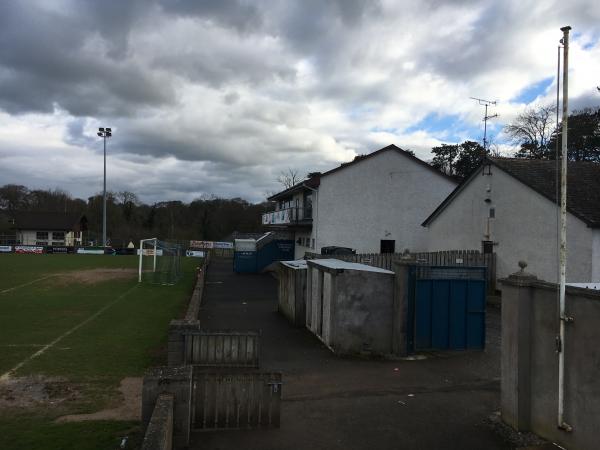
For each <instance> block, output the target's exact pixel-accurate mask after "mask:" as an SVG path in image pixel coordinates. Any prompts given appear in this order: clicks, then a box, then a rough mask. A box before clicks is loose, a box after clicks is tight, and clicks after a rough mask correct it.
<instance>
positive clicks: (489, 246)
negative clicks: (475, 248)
mask: <svg viewBox="0 0 600 450" xmlns="http://www.w3.org/2000/svg"><path fill="white" fill-rule="evenodd" d="M481 247H482V248H483V253H484V254H489V253H494V242H493V241H481Z"/></svg>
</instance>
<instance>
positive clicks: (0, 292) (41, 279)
mask: <svg viewBox="0 0 600 450" xmlns="http://www.w3.org/2000/svg"><path fill="white" fill-rule="evenodd" d="M57 276H59V274H54V275H48V276H45V277H42V278H38V279H37V280H33V281H30V282H29V283H25V284H20V285H19V286H14V287H11V288H8V289H4V290H3V291H0V294H6V293H7V292H10V291H14V290H16V289H19V288H22V287H25V286H29V285H30V284H33V283H37V282H38V281H43V280H46V279H48V278H52V277H57Z"/></svg>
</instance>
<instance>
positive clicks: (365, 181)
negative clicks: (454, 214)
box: [262, 145, 457, 258]
mask: <svg viewBox="0 0 600 450" xmlns="http://www.w3.org/2000/svg"><path fill="white" fill-rule="evenodd" d="M456 184H457V183H456V181H455V180H454V179H453V178H451V177H448V176H447V175H445V174H443V173H441V172H439V171H438V170H436V169H434V168H433V167H431V166H430V165H429V164H427V163H426V162H424V161H422V160H420V159H419V158H417V157H415V156H413V155H412V154H411V153H409V152H406V151H404V150H402V149H400V148H399V147H396V146H395V145H389V146H387V147H384V148H382V149H380V150H377V151H375V152H373V153H370V154H368V155H360V156H357V157H355V158H354V160H352V161H350V162H347V163H343V164H341V165H340V166H338V167H336V168H334V169H331V170H329V171H327V172H325V173H322V174H314V175H313V176H312V177H310V178H308V179H307V180H304V181H302V182H300V183H298V184H296V185H294V186H292V187H290V188H289V189H286V190H284V191H281V192H278V193H277V194H275V195H273V196H271V197H269V200H270V201H272V202H274V203H275V208H274V210H273V211H271V212H268V213H266V214H264V215H263V217H262V223H263V225H264V226H265V227H266V228H267V229H270V230H275V229H277V230H279V231H287V232H288V233H289V234H290V239H293V240H294V242H295V257H296V258H302V257H303V256H304V254H305V253H306V252H316V253H320V252H321V249H322V248H323V247H331V246H337V247H348V248H351V249H353V250H356V252H358V253H394V252H399V251H402V250H404V249H406V248H408V249H410V250H412V251H425V249H426V248H427V243H426V239H427V232H426V230H424V228H423V227H422V226H421V223H422V222H423V220H425V219H426V218H427V217H428V216H429V214H431V211H433V210H434V209H435V208H436V207H437V205H439V203H440V202H441V201H442V200H443V199H444V198H446V196H448V195H449V194H450V192H452V191H453V190H454V188H455V187H456Z"/></svg>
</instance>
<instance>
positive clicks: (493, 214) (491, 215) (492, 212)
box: [490, 208, 496, 219]
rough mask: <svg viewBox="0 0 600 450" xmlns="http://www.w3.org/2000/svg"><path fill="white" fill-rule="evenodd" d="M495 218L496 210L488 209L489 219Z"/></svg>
mask: <svg viewBox="0 0 600 450" xmlns="http://www.w3.org/2000/svg"><path fill="white" fill-rule="evenodd" d="M495 217H496V208H490V219H493V218H495Z"/></svg>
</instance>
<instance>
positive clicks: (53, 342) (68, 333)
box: [0, 283, 138, 381]
mask: <svg viewBox="0 0 600 450" xmlns="http://www.w3.org/2000/svg"><path fill="white" fill-rule="evenodd" d="M136 287H138V284H137V283H136V284H135V285H133V286H132V287H131V289H128V290H127V291H125V292H124V293H123V294H121V295H119V296H118V297H117V298H116V299H114V300H113V301H112V302H110V303H109V304H107V305H105V306H103V307H102V308H101V309H100V310H98V311H97V312H95V313H94V314H92V315H91V316H90V317H88V318H87V319H85V320H84V321H83V322H80V323H79V324H77V325H75V326H74V327H73V328H71V329H70V330H69V331H66V332H65V333H63V334H61V335H60V336H59V337H57V338H56V339H54V340H53V341H52V342H50V343H49V344H46V345H44V347H42V348H41V349H39V350H38V351H37V352H35V353H34V354H33V355H31V356H29V357H27V358H25V359H24V360H23V361H21V362H20V363H19V364H17V365H16V366H15V367H13V368H12V369H10V370H9V371H8V372H6V373H5V374H3V375H2V376H1V377H0V381H6V380H8V379H9V378H10V376H11V375H12V374H13V373H15V372H16V371H17V370H19V369H20V368H21V367H23V366H24V365H25V364H27V363H28V362H29V361H31V360H32V359H35V358H37V357H38V356H40V355H42V354H43V353H44V352H45V351H46V350H48V349H49V348H52V347H54V346H55V345H56V344H58V343H59V342H60V341H62V340H63V339H64V338H66V337H67V336H69V335H70V334H72V333H74V332H75V331H77V330H78V329H79V328H81V327H82V326H84V325H86V324H87V323H89V322H91V321H92V320H94V319H95V318H96V317H98V316H99V315H100V314H102V313H103V312H104V311H106V310H107V309H108V308H110V307H111V306H112V305H114V304H115V303H117V302H118V301H119V300H121V299H122V298H123V297H125V296H126V295H127V294H129V293H130V292H131V291H133V290H134V289H135V288H136Z"/></svg>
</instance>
